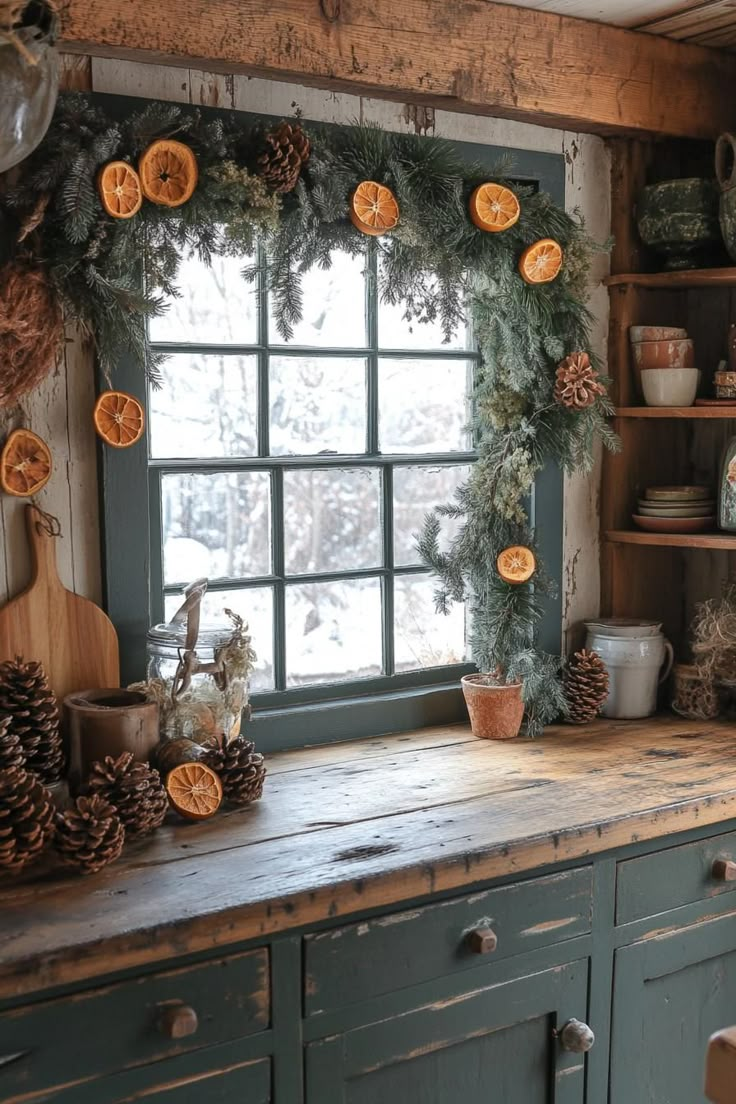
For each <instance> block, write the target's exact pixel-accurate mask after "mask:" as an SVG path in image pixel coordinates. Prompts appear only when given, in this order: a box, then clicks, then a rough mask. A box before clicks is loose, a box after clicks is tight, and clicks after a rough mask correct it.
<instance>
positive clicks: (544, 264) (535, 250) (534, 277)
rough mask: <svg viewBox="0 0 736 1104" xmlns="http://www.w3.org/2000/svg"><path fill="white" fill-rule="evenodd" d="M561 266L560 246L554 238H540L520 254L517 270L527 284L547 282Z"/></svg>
mask: <svg viewBox="0 0 736 1104" xmlns="http://www.w3.org/2000/svg"><path fill="white" fill-rule="evenodd" d="M561 268H562V246H561V245H560V244H559V242H556V241H555V240H554V238H540V240H539V241H536V242H534V244H533V245H530V246H529V247H528V248H527V249H525V250H524V252H523V253H522V254H521V260H520V261H519V272H520V273H521V276H522V279H524V280H526V282H527V283H528V284H548V283H549V282H550V281H551V280H554V278H555V277H556V276H558V275H559V272H560V269H561Z"/></svg>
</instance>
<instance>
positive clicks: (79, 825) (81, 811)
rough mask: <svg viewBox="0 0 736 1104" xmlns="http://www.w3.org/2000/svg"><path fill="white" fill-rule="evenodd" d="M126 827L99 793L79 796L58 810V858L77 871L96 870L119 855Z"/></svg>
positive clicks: (87, 872)
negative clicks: (70, 805)
mask: <svg viewBox="0 0 736 1104" xmlns="http://www.w3.org/2000/svg"><path fill="white" fill-rule="evenodd" d="M124 842H125V828H124V827H123V824H122V821H121V820H120V817H119V816H118V815H117V813H116V812H115V810H114V809H113V807H112V805H109V804H108V802H107V801H105V800H104V798H102V797H100V796H99V795H98V794H93V795H92V796H91V797H78V798H77V800H76V801H75V802H74V804H73V805H72V807H71V808H70V809H67V810H66V812H64V813H57V816H56V835H55V838H54V846H55V848H56V851H57V853H58V855H59V858H60V859H61V861H62V862H63V863H65V864H66V865H67V866H73V867H75V868H76V870H77V871H78V872H79V873H80V874H96V873H97V872H98V871H99V870H102V868H103V866H107V864H108V863H111V862H114V861H115V859H117V858H119V857H120V852H121V851H122V850H123V843H124Z"/></svg>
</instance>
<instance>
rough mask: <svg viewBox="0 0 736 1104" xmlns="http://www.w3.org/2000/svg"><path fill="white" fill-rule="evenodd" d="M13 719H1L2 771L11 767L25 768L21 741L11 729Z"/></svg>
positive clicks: (0, 753) (0, 759) (0, 752)
mask: <svg viewBox="0 0 736 1104" xmlns="http://www.w3.org/2000/svg"><path fill="white" fill-rule="evenodd" d="M11 720H12V718H11V717H0V770H8V769H10V768H11V767H25V764H26V757H25V755H24V754H23V748H22V747H21V743H20V740H19V739H18V737H17V736H16V734H15V733H14V732H13V731H12V729H11V727H10V722H11Z"/></svg>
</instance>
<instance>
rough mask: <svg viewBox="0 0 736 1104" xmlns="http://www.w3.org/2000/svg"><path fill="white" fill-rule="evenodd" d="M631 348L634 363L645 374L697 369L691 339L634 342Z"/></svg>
mask: <svg viewBox="0 0 736 1104" xmlns="http://www.w3.org/2000/svg"><path fill="white" fill-rule="evenodd" d="M631 348H632V351H633V353H634V362H635V364H636V366H637V368H639V369H640V370H641V371H643V372H644V371H646V372H651V371H657V370H661V369H663V368H694V367H695V352H694V349H693V343H692V341H691V340H690V338H686V339H685V340H674V341H670V340H668V341H632V343H631Z"/></svg>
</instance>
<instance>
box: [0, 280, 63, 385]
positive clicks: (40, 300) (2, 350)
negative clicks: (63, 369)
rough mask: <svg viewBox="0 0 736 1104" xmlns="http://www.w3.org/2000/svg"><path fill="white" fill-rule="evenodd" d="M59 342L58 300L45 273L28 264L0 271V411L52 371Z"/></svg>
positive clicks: (61, 321)
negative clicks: (1, 407)
mask: <svg viewBox="0 0 736 1104" xmlns="http://www.w3.org/2000/svg"><path fill="white" fill-rule="evenodd" d="M63 338H64V323H63V318H62V313H61V307H60V305H59V301H58V299H57V297H56V294H55V292H54V291H53V289H52V287H51V284H50V282H49V279H48V277H47V275H46V272H45V270H44V269H43V268H41V267H40V266H39V265H36V264H34V263H32V262H30V261H11V262H9V263H8V264H6V265H5V266H4V268H2V269H1V270H0V406H13V404H14V403H16V402H17V401H18V399H19V398H21V396H23V395H25V394H27V393H28V392H29V391H32V390H33V388H34V387H38V385H39V384H40V383H41V382H42V381H43V380H44V379H45V378H46V376H47V375H48V374H49V372H50V371H51V368H52V367H53V364H54V361H55V359H56V356H57V354H58V352H59V349H60V348H61V344H62V341H63Z"/></svg>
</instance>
